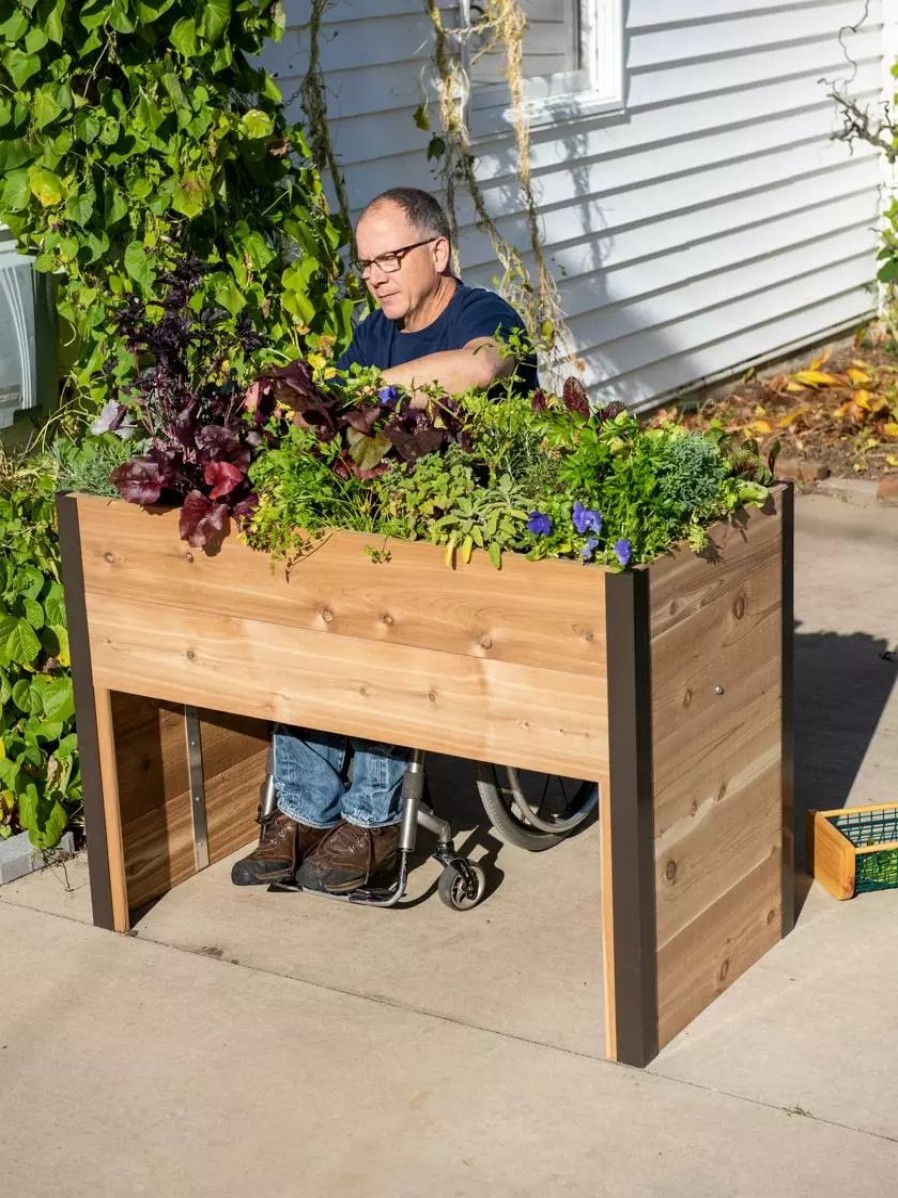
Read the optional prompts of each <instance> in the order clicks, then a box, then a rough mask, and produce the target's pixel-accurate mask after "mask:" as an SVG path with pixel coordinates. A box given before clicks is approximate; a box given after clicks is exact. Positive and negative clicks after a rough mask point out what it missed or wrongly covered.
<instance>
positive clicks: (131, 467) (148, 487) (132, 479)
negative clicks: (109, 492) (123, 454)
mask: <svg viewBox="0 0 898 1198" xmlns="http://www.w3.org/2000/svg"><path fill="white" fill-rule="evenodd" d="M109 481H110V482H111V483H112V485H113V486H114V487H117V488H118V492H119V494H120V495H121V497H122V499H125V500H127V501H128V503H140V504H144V505H147V504H152V503H158V502H159V497H160V495H161V494H162V490H163V488H164V486H165V481H164V479H163V475H162V471H161V470H160V469H159V464H158V462H154V461H153V460H152V458H149V457H141V458H131V459H130V460H129V461H127V462H123V463H122V465H121V466H117V467H116V468H115V470H113V472H112V474H110V476H109Z"/></svg>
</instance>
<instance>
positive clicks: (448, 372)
mask: <svg viewBox="0 0 898 1198" xmlns="http://www.w3.org/2000/svg"><path fill="white" fill-rule="evenodd" d="M514 369H515V360H514V358H513V357H511V355H507V356H504V355H503V354H501V353H500V352H499V348H498V346H497V345H496V342H495V341H494V340H493V338H492V337H476V338H475V339H474V340H473V341H469V342H468V343H467V345H463V346H462V348H461V349H451V350H444V351H442V352H441V353H438V354H427V355H426V357H423V358H415V359H414V360H413V361H411V362H404V363H403V364H402V365H401V366H391V367H390V369H389V370H385V371H384V372H383V377H384V382H386V383H387V384H392V385H393V386H396V387H404V388H405V389H406V391H408V392H410V394H411V396H412V406H413V407H416V408H424V407H426V406H427V404H428V402H429V396H428V395H427V394H425V393H424V392H422V391H421V390H420V388H421V387H427V386H434V385H436V386H437V387H440V388H442V390H444V391H445V392H446V393H447V394H448V395H460V394H461V393H462V392H463V391H467V390H469V389H470V388H471V387H482V388H484V390H485V389H486V388H487V387H491V386H492V384H493V383H496V382H498V381H499V380H500V379H504V378H508V376H509V375H511V374H513V373H514Z"/></svg>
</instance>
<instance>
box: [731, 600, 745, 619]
mask: <svg viewBox="0 0 898 1198" xmlns="http://www.w3.org/2000/svg"><path fill="white" fill-rule="evenodd" d="M733 615H734V616H735V617H736V619H737V620H741V619H742V617H743V616H744V615H745V596H744V595H739V596H737V598H736V602H735V603H734V604H733Z"/></svg>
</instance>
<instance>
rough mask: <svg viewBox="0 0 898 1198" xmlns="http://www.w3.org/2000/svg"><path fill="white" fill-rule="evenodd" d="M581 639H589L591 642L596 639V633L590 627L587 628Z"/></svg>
mask: <svg viewBox="0 0 898 1198" xmlns="http://www.w3.org/2000/svg"><path fill="white" fill-rule="evenodd" d="M583 639H584V641H589V642H590V643H591V642H592V641H594V640H595V639H596V634H595V633H594V632H593V630H592V629H591V628H587V630H586V631H585V632H584V633H583Z"/></svg>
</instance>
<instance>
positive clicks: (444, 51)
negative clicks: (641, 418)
mask: <svg viewBox="0 0 898 1198" xmlns="http://www.w3.org/2000/svg"><path fill="white" fill-rule="evenodd" d="M427 11H428V14H429V16H430V20H431V24H432V25H433V29H434V50H433V65H434V70H435V76H436V88H437V107H438V112H439V117H440V124H441V133H440V134H435V135H434V137H432V138H431V144H430V147H429V150H428V157H430V158H433V159H436V160H438V161H439V162H440V175H441V178H442V180H443V185H444V188H445V191H446V201H447V206H448V208H449V212H450V220H451V222H452V225H453V232H455V233H457V217H456V210H455V205H456V196H457V190H458V186H459V185H461V186H463V187H464V188H465V189H466V190H467V192H468V194H469V195H470V197H471V200H472V202H473V204H474V211H475V213H476V217H477V225H478V227H479V228H480V229H481V230H482V231H483V232H485V233H486V234H487V236H488V237H489V239H490V243H491V245H492V247H493V252H494V254H495V255H496V258H497V260H498V262H499V264H500V266H501V267H502V272H503V273H502V275H501V277H500V279H499V283H498V286H499V290H500V291H501V292H502V294H503V295H504V296H505V298H506V299H507V300H508V301H509V303H511V304H512V306H513V307H515V308H516V309H517V310H518V311H519V312H520V313H521V316H522V317H523V319H524V320H525V322H526V324H527V330H528V332H529V334H530V336H531V337H532V338H533V339H534V341H536V342H537V343H539V344H541V345H544V346H545V347H546V348H547V349H555V351H556V354H557V355H558V356H559V357H561V358H564V357H570V345H571V338H570V334H569V332H568V330H567V326H566V324H565V320H564V314H563V312H562V309H561V302H560V297H559V294H558V288H557V286H556V284H555V280H554V279H553V277H552V274H551V272H550V271H549V269H548V267H547V265H546V260H545V255H544V253H543V245H542V237H541V234H540V229H539V219H538V215H537V212H538V209H537V202H536V197H535V195H534V191H533V176H532V171H531V163H530V126H529V121H528V118H527V107H526V96H525V79H524V70H523V57H524V34H525V31H526V28H527V17H526V15H525V13H524V12H523V10H522V9H521V7H520V4H519V3H518V0H485V3H484V5H483V7H482V9H480V10H479V15H478V17H477V19H476V21H474V22H472V23H470V24H468V25H466V26H464V27H461V28H448V27H447V26H446V23H445V21H444V15H443V10H442V9H441V8H440V7H439V5H438V3H437V0H427ZM475 37H476V39H477V40H478V42H479V43H480V49H478V50H477V51H476V52H475V53H474V54H473V55H472V56H471V64H473V63H474V62H476V61H477V59H478V58H480V57H482V56H483V55H484V54H492V53H496V52H499V51H501V52H502V53H504V55H505V61H506V71H507V76H508V85H509V91H510V96H511V112H512V124H513V127H514V134H515V143H516V150H517V158H518V167H517V169H518V178H519V184H520V195H521V200H522V203H523V208H524V213H525V217H526V220H527V228H528V233H529V240H530V249H531V252H532V254H533V260H534V264H535V278H534V277H532V276H531V273H530V271H528V269H527V266H526V264H525V262H524V260H523V257H522V255H521V252H520V251H519V250H518V248H517V247H516V246H515V245H513V244H512V243H511V242H510V241H508V239H507V238H505V237H503V235H502V234H501V232H500V231H499V228H498V226H497V224H496V221H495V218H494V217H493V215H492V213H491V212H490V211H489V209H488V207H487V204H486V201H485V199H484V196H483V192H482V190H481V187H480V181H479V179H478V177H477V159H476V157H475V155H474V154H473V153H472V150H471V134H470V130H469V127H468V103H467V100H468V95H469V93H470V78H469V64H468V61H467V53H466V49H465V48H466V47H467V46H468V45H470V43H471V42H472V41H473V40H474V38H475ZM416 121H417V123H418V124H419V126H420V127H421V128H425V129H426V128H427V127H428V119H427V111H426V103H425V104H423V105H422V106H421V107H420V108H419V109H418V112H417V113H416ZM456 240H457V238H456ZM559 351H560V352H559Z"/></svg>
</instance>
